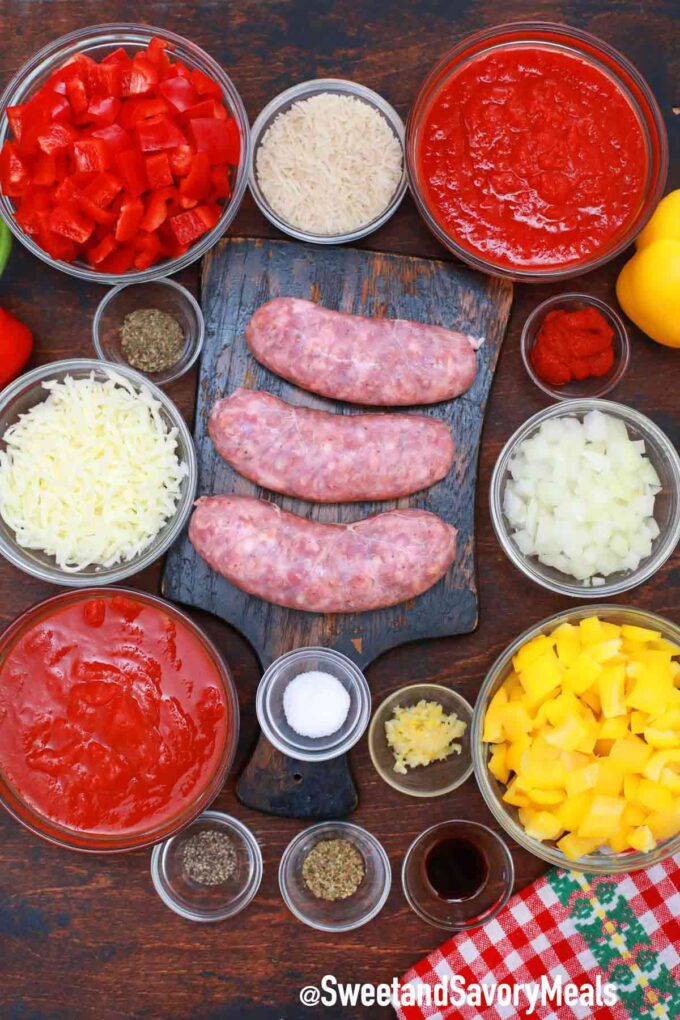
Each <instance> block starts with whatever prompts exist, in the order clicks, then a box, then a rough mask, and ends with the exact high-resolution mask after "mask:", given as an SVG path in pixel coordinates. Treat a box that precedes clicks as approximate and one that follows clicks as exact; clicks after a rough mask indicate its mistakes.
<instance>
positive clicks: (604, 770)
mask: <svg viewBox="0 0 680 1020" xmlns="http://www.w3.org/2000/svg"><path fill="white" fill-rule="evenodd" d="M599 765H600V768H599V772H598V774H597V779H596V780H595V792H596V793H604V794H606V795H607V796H608V797H618V796H620V794H621V793H622V791H623V779H624V776H623V772H622V771H621V769H620V767H619V766H618V765H617V763H616V762H614V761H610V760H609V759H608V758H603V759H602V761H600V763H599Z"/></svg>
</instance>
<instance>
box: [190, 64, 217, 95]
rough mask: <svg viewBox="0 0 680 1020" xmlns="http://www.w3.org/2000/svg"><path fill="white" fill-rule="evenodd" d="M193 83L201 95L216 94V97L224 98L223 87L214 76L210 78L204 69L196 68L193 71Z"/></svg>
mask: <svg viewBox="0 0 680 1020" xmlns="http://www.w3.org/2000/svg"><path fill="white" fill-rule="evenodd" d="M191 83H192V85H193V86H194V88H195V89H196V91H197V92H198V94H199V96H214V97H215V99H221V98H222V89H221V88H220V86H219V85H218V84H217V82H216V81H214V80H213V79H212V78H209V77H208V75H207V74H204V73H203V71H199V70H198V69H195V70H193V71H192V72H191Z"/></svg>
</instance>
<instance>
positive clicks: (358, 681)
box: [255, 648, 371, 761]
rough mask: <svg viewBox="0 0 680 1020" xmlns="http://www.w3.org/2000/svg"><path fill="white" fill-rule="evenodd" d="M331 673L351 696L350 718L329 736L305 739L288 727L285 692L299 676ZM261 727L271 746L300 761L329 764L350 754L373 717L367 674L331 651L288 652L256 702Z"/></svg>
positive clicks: (270, 670)
mask: <svg viewBox="0 0 680 1020" xmlns="http://www.w3.org/2000/svg"><path fill="white" fill-rule="evenodd" d="M312 670H319V672H321V673H330V675H331V676H334V677H335V678H336V679H337V680H339V681H340V683H341V684H342V685H343V687H344V688H345V690H346V691H347V692H348V694H349V696H350V707H349V712H348V715H347V718H346V719H345V722H344V723H343V724H342V726H341V727H340V729H339V730H336V731H335V733H331V734H330V736H328V737H303V736H300V735H299V734H298V733H296V732H295V730H294V729H293V728H292V727H291V726H289V725H288V722H287V721H286V716H285V714H284V711H283V693H284V691H285V689H286V687H287V686H288V684H289V683H290V681H291V680H292V679H293V678H294V677H296V676H297V675H298V673H309V672H311V671H312ZM255 707H256V710H257V718H258V721H259V723H260V728H261V729H262V732H263V733H264V735H265V737H266V738H267V740H268V741H269V743H270V744H273V745H274V747H276V748H278V750H279V751H281V752H282V753H283V754H286V755H288V757H289V758H297V759H298V760H299V761H328V760H329V759H330V758H337V757H338V756H339V755H341V754H344V753H345V752H346V751H349V749H350V748H351V747H354V745H355V744H356V743H357V741H358V740H360V739H361V737H362V736H363V733H364V730H365V729H366V727H367V726H368V720H369V718H370V716H371V692H370V689H369V686H368V683H367V682H366V678H365V676H364V674H363V673H362V672H361V670H360V669H359V667H358V666H356V665H355V664H354V663H353V662H352V660H351V659H348V658H347V656H346V655H343V654H342V652H336V651H335V650H334V649H332V648H297V649H295V650H294V651H292V652H286V654H285V655H282V656H281V657H280V658H278V659H276V661H275V662H273V663H272V664H271V666H270V667H269V668H268V669H267V671H266V672H265V674H264V676H263V677H262V679H261V680H260V685H259V687H258V689H257V699H256V706H255Z"/></svg>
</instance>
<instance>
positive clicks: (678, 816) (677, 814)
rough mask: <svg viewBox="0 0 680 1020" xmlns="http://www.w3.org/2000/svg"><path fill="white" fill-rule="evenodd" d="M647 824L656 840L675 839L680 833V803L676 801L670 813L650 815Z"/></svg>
mask: <svg viewBox="0 0 680 1020" xmlns="http://www.w3.org/2000/svg"><path fill="white" fill-rule="evenodd" d="M646 824H647V825H648V826H649V828H650V831H651V833H652V835H653V836H654V838H655V839H658V840H664V839H673V837H674V836H677V834H678V832H680V801H679V800H676V802H675V805H674V806H673V808H672V809H671V810H670V811H664V812H655V813H654V814H652V815H648V816H647V821H646Z"/></svg>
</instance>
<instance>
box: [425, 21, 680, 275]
mask: <svg viewBox="0 0 680 1020" xmlns="http://www.w3.org/2000/svg"><path fill="white" fill-rule="evenodd" d="M527 43H531V44H536V45H538V46H541V47H549V48H551V49H558V50H561V51H563V52H567V53H570V54H572V55H573V54H577V55H578V56H579V57H580V58H582V59H583V60H586V61H587V62H589V63H591V64H593V65H595V66H597V67H598V68H599V69H600V70H602V71H604V72H605V73H606V74H607V76H608V77H609V78H611V79H613V80H614V81H615V82H616V84H617V85H618V86H619V88H620V89H621V91H622V92H623V93H624V95H625V96H626V97H627V99H628V101H629V102H630V104H631V106H632V107H633V109H634V110H635V112H636V114H637V118H638V121H639V123H640V125H641V127H642V130H643V136H644V141H645V146H646V150H647V165H648V172H647V180H646V182H645V187H644V192H643V198H642V200H641V202H640V205H639V208H638V209H637V210H636V211H635V214H634V215H633V216H631V218H630V221H629V223H627V224H626V226H625V228H624V229H623V230H621V231H620V232H619V233H618V234H616V235H615V236H614V237H613V238H612V239H611V240H610V241H609V243H608V244H607V246H606V247H605V248H603V249H601V250H599V251H596V252H594V253H593V254H592V255H591V256H589V257H588V258H586V259H582V260H581V261H579V262H570V263H569V264H567V265H565V266H563V267H562V266H560V267H552V268H548V269H544V270H541V269H539V268H536V267H531V268H529V269H520V268H517V267H506V266H503V265H499V264H498V263H497V262H495V261H493V260H492V259H486V258H484V257H483V256H481V255H480V254H479V253H478V252H476V251H474V250H473V249H471V248H466V247H465V246H464V245H463V244H461V243H460V241H459V240H457V239H456V238H455V237H454V236H452V235H451V234H449V233H447V231H446V230H445V229H444V228H443V227H442V226H441V224H440V223H439V222H438V220H437V218H436V216H435V215H434V213H433V211H432V210H431V209H430V207H429V205H428V202H427V199H426V189H425V187H424V186H423V183H422V179H421V173H420V169H419V160H418V151H419V147H420V139H421V135H422V131H423V127H424V124H425V118H426V116H427V114H428V112H429V109H430V106H431V104H432V102H433V100H434V99H435V97H436V96H437V94H438V93H439V91H440V89H441V88H442V87H443V86H444V85H446V83H447V82H448V80H449V78H450V77H451V76H452V74H454V73H455V72H457V71H458V70H459V69H460V68H461V66H463V65H464V64H466V63H467V62H468V61H470V60H471V59H472V58H473V57H477V56H479V55H480V54H481V53H488V52H490V51H491V50H495V49H498V48H507V47H509V46H516V45H526V44H527ZM406 164H407V169H408V176H409V184H410V187H411V192H412V193H413V197H414V199H415V202H416V205H417V206H418V209H419V211H420V214H421V215H422V217H423V219H424V220H425V222H426V223H427V225H428V227H429V228H430V230H431V231H432V233H433V234H434V235H435V237H437V238H438V240H439V241H440V242H441V243H442V244H443V245H444V247H445V248H448V250H449V251H451V252H453V254H454V255H456V256H457V257H458V258H460V259H462V260H463V261H464V262H467V263H468V265H471V266H472V267H473V268H474V269H480V270H481V271H482V272H484V273H490V274H491V275H492V276H501V277H505V278H507V279H513V280H518V281H521V282H523V283H541V282H544V281H545V282H549V281H554V280H566V279H569V278H570V277H572V276H580V275H581V274H582V273H587V272H590V270H591V269H596V268H597V267H598V266H601V265H604V264H605V263H606V262H609V261H610V260H611V259H613V258H615V257H616V256H617V255H618V254H619V253H620V252H622V251H623V250H624V249H625V248H627V247H628V245H629V244H630V243H631V242H632V241H633V239H634V238H635V237H636V236H637V234H639V233H640V231H641V230H642V228H643V227H644V225H645V224H646V223H647V221H648V219H649V218H650V216H651V215H652V213H653V211H654V209H655V208H656V206H657V203H658V202H659V199H660V198H661V196H662V194H663V190H664V185H665V182H666V176H667V173H668V139H667V135H666V128H665V125H664V121H663V117H662V115H661V111H660V110H659V106H658V104H657V102H656V99H655V98H654V94H653V92H652V90H651V89H650V87H649V85H648V84H647V82H646V81H645V79H644V78H643V77H642V75H641V74H640V72H639V71H638V70H637V68H636V67H634V66H633V64H631V63H630V61H629V60H627V59H626V57H624V56H623V55H622V54H621V53H619V52H618V51H617V50H615V49H614V48H613V47H612V46H609V45H608V44H607V43H605V42H602V40H600V39H598V38H596V36H593V35H590V33H589V32H582V31H581V30H580V29H577V28H571V27H569V26H567V25H557V24H552V23H551V22H543V21H528V22H515V23H510V24H504V25H496V26H494V27H493V28H487V29H484V30H483V31H481V32H477V33H476V34H474V35H470V36H467V37H466V38H465V39H463V40H462V41H461V42H459V43H458V44H457V45H456V46H454V47H453V49H451V50H449V52H448V53H447V54H446V55H445V56H444V57H443V58H442V60H440V62H439V63H438V64H437V65H436V66H435V67H434V68H433V69H432V71H430V73H429V74H428V76H427V78H426V79H425V81H424V82H423V84H422V86H421V89H420V92H419V93H418V96H417V97H416V101H415V103H414V104H413V106H412V107H411V112H410V114H409V118H408V122H407V124H406Z"/></svg>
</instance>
